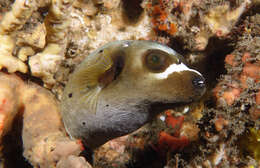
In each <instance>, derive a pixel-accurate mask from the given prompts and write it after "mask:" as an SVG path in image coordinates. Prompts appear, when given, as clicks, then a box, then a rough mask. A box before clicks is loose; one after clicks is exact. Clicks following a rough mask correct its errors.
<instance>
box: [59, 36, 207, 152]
mask: <svg viewBox="0 0 260 168" xmlns="http://www.w3.org/2000/svg"><path fill="white" fill-rule="evenodd" d="M184 62H185V60H184V58H183V57H182V56H181V55H180V54H178V53H176V52H175V51H174V50H173V49H171V48H169V47H167V46H164V45H162V44H159V43H156V42H151V41H131V40H129V41H115V42H110V43H108V44H106V45H104V46H103V47H101V48H99V49H97V50H96V51H94V52H93V53H92V54H90V55H89V56H87V57H86V58H85V60H83V62H82V63H81V64H79V65H78V67H76V69H75V71H74V72H73V73H72V75H71V76H70V77H69V81H68V83H67V85H66V87H65V89H64V93H63V95H62V100H61V114H62V119H63V122H64V125H65V128H66V131H67V132H68V134H69V135H70V136H71V137H72V138H75V139H80V140H82V141H83V143H84V144H86V145H87V147H88V148H90V149H95V148H97V147H99V146H100V145H102V144H104V143H105V142H107V141H109V140H111V139H113V138H116V137H119V136H123V135H125V134H128V133H131V132H133V131H135V130H137V129H138V128H140V127H141V126H143V125H144V124H145V123H147V122H149V121H150V120H152V118H153V117H154V116H156V114H158V113H159V112H162V110H166V109H168V108H171V107H173V106H174V104H176V103H179V102H191V101H192V100H196V99H198V98H200V97H201V96H202V95H203V94H204V92H205V80H204V78H203V76H202V75H201V74H200V73H199V72H198V71H196V70H193V69H190V68H188V67H187V66H186V65H185V63H184Z"/></svg>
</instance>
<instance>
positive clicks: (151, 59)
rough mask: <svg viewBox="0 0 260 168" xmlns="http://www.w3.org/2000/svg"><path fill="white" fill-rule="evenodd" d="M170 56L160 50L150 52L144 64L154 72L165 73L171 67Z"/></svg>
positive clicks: (146, 55)
mask: <svg viewBox="0 0 260 168" xmlns="http://www.w3.org/2000/svg"><path fill="white" fill-rule="evenodd" d="M169 62H170V58H169V55H168V54H167V53H165V52H163V51H160V50H149V51H148V52H147V53H146V54H145V58H144V64H145V66H146V67H147V68H148V69H149V70H150V71H152V72H156V73H158V72H163V71H164V70H165V69H166V68H167V67H168V66H169Z"/></svg>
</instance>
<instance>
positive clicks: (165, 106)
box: [148, 98, 193, 115]
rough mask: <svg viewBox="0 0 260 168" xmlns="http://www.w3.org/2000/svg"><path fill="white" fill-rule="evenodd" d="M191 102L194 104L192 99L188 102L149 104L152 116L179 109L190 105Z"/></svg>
mask: <svg viewBox="0 0 260 168" xmlns="http://www.w3.org/2000/svg"><path fill="white" fill-rule="evenodd" d="M191 102H193V99H191V98H190V99H189V100H188V101H186V102H167V103H165V102H153V103H150V104H149V107H148V111H149V113H150V114H154V115H157V114H159V113H161V112H163V111H165V110H169V109H175V108H178V107H183V106H185V105H189V104H190V103H191Z"/></svg>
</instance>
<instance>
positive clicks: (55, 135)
mask: <svg viewBox="0 0 260 168" xmlns="http://www.w3.org/2000/svg"><path fill="white" fill-rule="evenodd" d="M0 81H1V82H0V83H1V90H0V91H1V94H0V95H1V104H0V112H1V113H0V114H1V117H0V118H1V122H0V123H1V130H0V131H1V134H0V138H1V141H0V142H1V145H3V144H5V142H4V141H5V140H4V137H5V135H6V134H7V132H8V131H10V130H11V129H12V127H13V121H14V118H15V117H17V116H21V117H20V118H21V120H22V122H23V125H22V140H23V150H24V152H23V155H24V157H25V158H27V159H28V161H29V162H30V164H31V165H32V166H35V167H56V164H57V167H59V165H63V166H65V165H66V166H67V167H70V166H69V165H81V166H83V165H84V166H83V167H90V165H88V163H87V162H86V161H85V160H84V159H83V158H81V157H78V155H79V153H80V152H81V151H82V150H83V149H82V145H81V144H80V143H79V142H78V141H73V140H70V138H69V137H68V136H67V135H66V133H65V130H64V127H63V123H62V121H61V118H60V115H59V107H58V105H57V101H56V100H55V98H54V96H53V95H52V94H51V93H50V92H49V91H47V90H46V89H43V88H41V87H39V86H37V85H36V84H33V83H29V84H26V83H24V82H23V81H22V80H21V79H20V78H19V77H17V76H16V75H7V74H4V73H0ZM9 145H10V146H12V144H9ZM10 146H9V148H10ZM5 148H7V146H1V149H2V150H5ZM13 150H15V149H13ZM7 159H8V158H7ZM77 160H79V161H77ZM5 162H8V161H6V160H4V161H3V163H4V164H8V163H5ZM75 162H76V163H75Z"/></svg>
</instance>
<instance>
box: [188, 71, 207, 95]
mask: <svg viewBox="0 0 260 168" xmlns="http://www.w3.org/2000/svg"><path fill="white" fill-rule="evenodd" d="M193 73H194V74H193V75H192V76H193V77H192V78H191V84H192V87H193V89H194V91H195V92H196V95H198V96H202V95H203V94H204V93H205V91H206V81H205V78H204V77H203V76H202V75H200V74H198V73H195V72H193Z"/></svg>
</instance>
